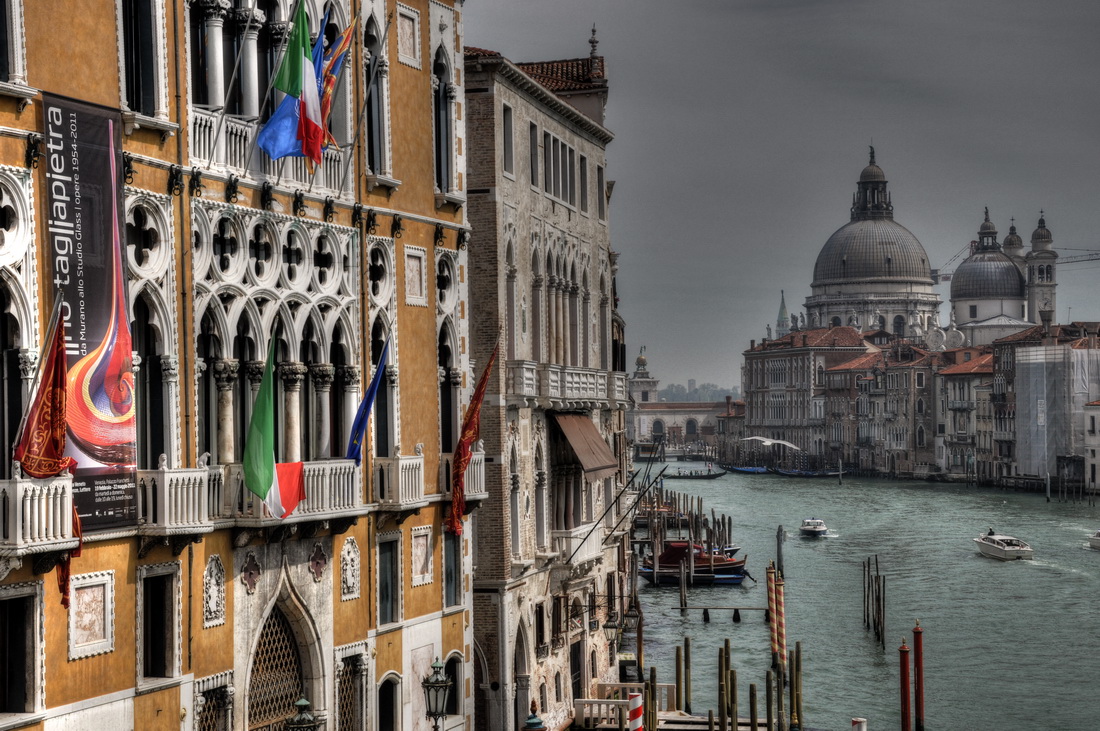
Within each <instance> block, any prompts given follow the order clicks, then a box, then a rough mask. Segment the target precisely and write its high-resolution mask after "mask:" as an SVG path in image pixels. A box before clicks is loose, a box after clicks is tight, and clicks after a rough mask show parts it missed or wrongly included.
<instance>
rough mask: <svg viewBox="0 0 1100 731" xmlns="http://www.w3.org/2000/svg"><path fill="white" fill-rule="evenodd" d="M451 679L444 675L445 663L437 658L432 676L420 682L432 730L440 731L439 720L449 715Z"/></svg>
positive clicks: (433, 665)
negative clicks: (448, 698) (448, 700)
mask: <svg viewBox="0 0 1100 731" xmlns="http://www.w3.org/2000/svg"><path fill="white" fill-rule="evenodd" d="M451 684H452V683H451V679H450V678H448V677H447V676H446V675H444V674H443V663H441V662H440V661H439V658H438V657H437V658H436V659H435V662H433V663H432V674H431V675H429V676H428V677H426V678H424V679H423V680H422V681H420V685H421V686H422V687H423V688H424V701H425V705H426V706H427V713H426V714H425V715H426V716H427V717H428V718H430V719H431V720H432V728H433V729H434V731H439V719H441V718H443V717H445V716H446V715H447V696H448V695H450V692H451Z"/></svg>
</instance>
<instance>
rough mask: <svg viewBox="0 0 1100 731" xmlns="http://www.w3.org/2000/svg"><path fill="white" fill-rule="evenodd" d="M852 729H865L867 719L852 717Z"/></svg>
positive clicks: (854, 730)
mask: <svg viewBox="0 0 1100 731" xmlns="http://www.w3.org/2000/svg"><path fill="white" fill-rule="evenodd" d="M852 731H867V719H866V718H853V719H852Z"/></svg>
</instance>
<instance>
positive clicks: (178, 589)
mask: <svg viewBox="0 0 1100 731" xmlns="http://www.w3.org/2000/svg"><path fill="white" fill-rule="evenodd" d="M181 574H182V563H181V562H180V561H169V562H167V563H155V564H144V565H141V566H138V567H137V582H136V583H137V587H136V590H137V596H136V601H135V602H134V606H135V610H136V611H135V617H134V626H135V627H136V628H137V632H136V633H135V635H136V641H135V643H134V647H135V650H136V652H137V668H136V670H137V688H138V690H139V691H140V690H141V689H142V688H143V686H147V685H151V684H162V683H164V682H165V678H173V679H175V678H178V677H179V675H180V656H181V648H182V647H183V632H182V630H183V621H182V617H181V611H180V608H181V606H182V602H183V593H182V592H183V587H182V584H183V582H182V581H181V580H180V578H181ZM151 576H171V577H172V593H173V594H174V595H175V596H174V597H172V616H170V617H168V618H167V621H168V622H169V623H170V624H169V625H168V628H167V629H168V632H169V633H171V641H172V644H171V657H169V658H168V663H167V664H168V674H167V676H165V677H160V676H157V677H153V678H147V677H146V676H145V664H144V659H145V658H144V653H145V587H144V581H145V579H147V578H149V577H151Z"/></svg>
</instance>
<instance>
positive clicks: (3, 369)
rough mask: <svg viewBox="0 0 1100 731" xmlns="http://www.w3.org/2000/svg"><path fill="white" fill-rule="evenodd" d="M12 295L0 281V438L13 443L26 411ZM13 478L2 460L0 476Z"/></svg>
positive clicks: (7, 464)
mask: <svg viewBox="0 0 1100 731" xmlns="http://www.w3.org/2000/svg"><path fill="white" fill-rule="evenodd" d="M11 313H12V297H11V293H10V292H9V291H8V285H7V284H6V283H0V394H2V398H0V438H2V439H3V440H4V441H3V443H4V444H14V443H15V440H16V438H17V437H18V431H19V422H20V421H21V420H22V414H23V379H22V377H21V373H20V370H19V358H20V353H19V351H20V348H21V347H22V338H21V337H20V332H19V322H18V321H17V320H16V319H15V317H13V316H12V314H11ZM10 477H11V461H10V460H6V459H5V460H0V478H3V479H8V478H10Z"/></svg>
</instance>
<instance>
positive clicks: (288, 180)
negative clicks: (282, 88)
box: [190, 108, 350, 195]
mask: <svg viewBox="0 0 1100 731" xmlns="http://www.w3.org/2000/svg"><path fill="white" fill-rule="evenodd" d="M219 116H220V115H219V114H218V113H216V112H213V111H210V110H208V109H198V108H192V110H191V115H190V119H191V160H192V162H193V163H195V164H196V165H207V164H209V165H211V166H213V167H217V168H221V169H223V170H227V171H232V172H233V173H235V174H237V175H243V176H246V177H249V178H253V179H265V178H271V179H273V180H274V179H278V180H279V181H280V182H281V184H283V185H288V186H290V185H295V184H300V185H310V184H312V186H313V190H314V191H317V190H318V189H321V190H322V191H323V192H324V193H337V192H339V191H340V189H341V188H344V191H343V194H344V195H350V190H349V188H350V186H347V185H343V180H342V178H343V173H344V153H343V151H342V150H341V149H339V148H336V147H329V148H328V149H326V150H325V151H324V152H323V153H322V155H323V162H322V164H321V167H320V169H319V170H317V173H316V176H313V175H310V173H309V169H308V168H307V166H306V162H305V158H301V157H289V158H283V159H281V160H272V159H271V158H269V157H268V156H267V154H266V153H265V152H264V151H263V150H258V149H253V148H254V145H253V140H254V139H255V137H256V133H257V129H258V125H257V124H256V123H255V122H252V121H246V120H243V119H240V118H238V117H232V116H229V115H225V116H224V117H221V121H220V122H219ZM219 124H220V125H221V131H220V132H219V130H218V125H219ZM250 154H251V156H252V157H251V159H249V155H250ZM246 161H247V162H248V169H245V162H246Z"/></svg>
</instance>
